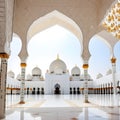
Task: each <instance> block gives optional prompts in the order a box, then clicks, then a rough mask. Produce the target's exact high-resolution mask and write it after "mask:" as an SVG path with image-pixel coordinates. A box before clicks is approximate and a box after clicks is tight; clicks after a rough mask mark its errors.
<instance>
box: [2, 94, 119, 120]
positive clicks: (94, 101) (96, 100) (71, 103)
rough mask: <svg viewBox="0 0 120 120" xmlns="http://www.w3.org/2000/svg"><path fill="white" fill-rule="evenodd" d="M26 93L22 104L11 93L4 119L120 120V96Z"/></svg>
mask: <svg viewBox="0 0 120 120" xmlns="http://www.w3.org/2000/svg"><path fill="white" fill-rule="evenodd" d="M83 98H84V96H83V95H26V96H25V102H26V103H25V104H23V105H20V104H18V103H19V95H12V96H11V95H7V97H6V118H5V119H4V120H120V96H119V95H118V96H116V99H113V95H89V101H90V103H84V102H83V101H84V99H83Z"/></svg>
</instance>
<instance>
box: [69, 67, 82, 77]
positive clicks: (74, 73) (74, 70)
mask: <svg viewBox="0 0 120 120" xmlns="http://www.w3.org/2000/svg"><path fill="white" fill-rule="evenodd" d="M71 74H72V76H80V69H79V68H78V67H77V66H75V67H73V68H72V70H71Z"/></svg>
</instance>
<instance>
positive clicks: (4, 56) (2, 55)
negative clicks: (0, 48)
mask: <svg viewBox="0 0 120 120" xmlns="http://www.w3.org/2000/svg"><path fill="white" fill-rule="evenodd" d="M0 58H7V59H8V58H9V55H8V54H7V53H0Z"/></svg>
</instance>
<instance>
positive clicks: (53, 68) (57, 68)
mask: <svg viewBox="0 0 120 120" xmlns="http://www.w3.org/2000/svg"><path fill="white" fill-rule="evenodd" d="M49 70H50V73H55V74H63V73H66V64H65V63H64V62H63V61H62V60H60V59H59V58H57V59H56V60H54V61H53V62H52V63H51V64H50V67H49Z"/></svg>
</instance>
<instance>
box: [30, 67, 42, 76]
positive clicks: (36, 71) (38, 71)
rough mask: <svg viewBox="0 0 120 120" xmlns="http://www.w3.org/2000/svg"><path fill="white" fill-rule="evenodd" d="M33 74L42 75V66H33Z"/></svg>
mask: <svg viewBox="0 0 120 120" xmlns="http://www.w3.org/2000/svg"><path fill="white" fill-rule="evenodd" d="M32 75H33V76H35V75H37V76H41V70H40V68H38V67H35V68H33V69H32Z"/></svg>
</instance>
